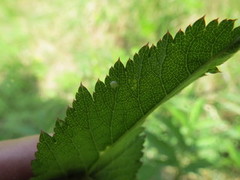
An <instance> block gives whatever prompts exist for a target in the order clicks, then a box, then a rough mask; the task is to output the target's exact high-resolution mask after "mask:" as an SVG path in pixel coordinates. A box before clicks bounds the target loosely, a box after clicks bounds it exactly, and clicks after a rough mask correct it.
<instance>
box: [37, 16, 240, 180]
mask: <svg viewBox="0 0 240 180" xmlns="http://www.w3.org/2000/svg"><path fill="white" fill-rule="evenodd" d="M239 47H240V27H237V28H234V20H223V21H222V22H220V23H218V21H217V20H213V21H211V22H210V23H209V24H208V25H207V26H206V25H205V20H204V18H201V19H199V20H198V21H196V22H195V23H194V24H193V25H192V26H188V27H187V29H186V31H185V32H182V31H181V30H180V31H179V32H178V33H177V34H176V36H175V37H174V38H173V37H172V36H171V34H170V33H166V34H165V35H164V37H163V38H162V40H160V41H159V42H158V43H157V45H156V46H154V45H152V46H151V47H149V46H148V45H145V46H143V47H142V48H141V49H140V51H139V52H138V53H137V54H135V55H134V57H133V60H131V59H129V60H128V62H127V64H126V66H125V67H124V65H123V64H122V63H121V61H120V60H119V61H117V62H116V63H115V65H114V67H111V68H110V70H109V75H108V76H106V78H105V82H102V81H100V80H99V81H97V83H96V86H95V92H94V93H93V95H91V94H90V93H89V91H88V90H87V89H86V88H85V87H84V86H83V85H81V86H80V87H79V89H78V92H77V94H76V100H74V101H73V104H72V107H70V108H68V109H67V112H66V118H65V120H64V121H62V120H57V122H56V127H55V129H54V135H53V136H52V137H51V136H49V135H48V134H46V133H44V132H42V133H41V135H40V141H39V143H38V151H37V152H36V159H35V160H34V161H33V162H32V169H33V173H34V177H33V178H32V179H41V180H42V179H89V180H90V179H96V180H103V179H104V180H110V179H117V180H132V179H135V178H136V172H137V170H138V168H139V167H140V166H141V163H140V160H139V159H140V158H141V156H142V147H143V141H144V136H143V135H142V133H141V132H142V131H143V130H142V128H141V125H142V123H143V122H144V119H145V118H146V116H147V115H149V114H150V113H151V112H152V111H153V110H154V109H155V108H156V107H157V106H159V105H160V104H161V103H163V102H165V101H166V100H168V99H169V98H171V97H172V96H174V95H175V94H176V93H178V92H179V91H181V90H182V89H183V88H184V87H186V86H187V85H189V84H190V83H191V82H193V81H194V80H196V79H197V78H199V77H201V76H203V75H204V74H205V73H207V72H209V73H216V72H218V69H217V67H216V66H218V65H220V64H222V63H223V62H224V61H226V60H227V59H228V58H229V57H231V56H232V55H233V54H234V53H235V52H237V51H238V49H239Z"/></svg>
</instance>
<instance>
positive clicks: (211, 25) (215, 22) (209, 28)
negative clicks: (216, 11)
mask: <svg viewBox="0 0 240 180" xmlns="http://www.w3.org/2000/svg"><path fill="white" fill-rule="evenodd" d="M217 26H218V18H217V19H214V20H212V21H211V22H210V23H208V25H207V26H206V30H207V31H212V29H214V28H216V27H217Z"/></svg>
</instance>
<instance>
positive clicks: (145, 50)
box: [138, 43, 149, 56]
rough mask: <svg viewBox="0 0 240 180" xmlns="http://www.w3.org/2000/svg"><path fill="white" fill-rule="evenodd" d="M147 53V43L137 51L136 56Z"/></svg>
mask: <svg viewBox="0 0 240 180" xmlns="http://www.w3.org/2000/svg"><path fill="white" fill-rule="evenodd" d="M148 52H149V46H148V43H147V44H146V45H144V46H143V47H142V48H141V49H140V50H139V51H138V54H139V55H140V56H141V55H144V54H145V53H148Z"/></svg>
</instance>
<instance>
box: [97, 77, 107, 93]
mask: <svg viewBox="0 0 240 180" xmlns="http://www.w3.org/2000/svg"><path fill="white" fill-rule="evenodd" d="M104 88H105V84H104V83H103V82H102V81H101V80H100V79H98V80H97V82H96V84H95V92H99V91H102V89H104Z"/></svg>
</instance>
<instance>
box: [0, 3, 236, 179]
mask: <svg viewBox="0 0 240 180" xmlns="http://www.w3.org/2000/svg"><path fill="white" fill-rule="evenodd" d="M238 4H239V3H238V0H222V1H214V0H169V1H163V0H160V1H159V0H153V1H149V0H132V1H128V0H121V1H120V0H115V1H110V0H101V1H96V0H90V1H89V0H88V1H87V0H81V1H78V0H72V1H64V0H52V1H36V0H31V1H30V0H19V1H12V0H1V2H0V34H1V35H0V140H1V139H8V138H14V137H19V136H25V135H30V134H36V133H39V132H40V130H41V129H43V130H45V131H48V132H51V131H52V128H53V125H54V122H55V119H56V118H57V117H60V118H64V114H65V110H66V107H67V106H68V105H69V104H70V102H71V101H72V100H73V99H74V94H75V92H76V90H77V88H78V86H79V84H80V82H83V84H84V85H85V86H87V87H88V88H89V89H90V90H91V91H92V90H93V87H94V84H95V82H96V80H97V78H100V79H103V78H104V77H105V75H106V74H107V72H108V69H109V67H110V66H111V65H113V63H114V62H115V61H116V60H117V59H118V58H119V57H120V58H121V60H122V61H123V62H126V61H127V59H128V58H129V57H130V58H131V57H132V56H133V54H134V53H135V52H137V50H138V49H139V48H140V47H141V46H142V45H144V44H146V43H148V42H149V43H150V44H151V43H156V42H157V41H158V40H159V39H160V38H161V37H162V36H163V35H164V34H165V33H166V32H167V31H168V30H169V31H170V32H171V33H172V34H175V33H176V32H177V31H178V29H180V28H182V29H184V28H185V27H186V26H187V25H189V24H191V23H193V22H194V21H195V20H196V19H198V18H200V17H202V16H203V15H206V21H207V22H209V20H212V19H215V18H219V19H220V20H221V19H223V18H239V17H240V7H239V5H238ZM236 24H238V25H239V24H240V21H239V20H237V21H236ZM239 59H240V54H239V53H238V54H236V55H235V56H234V57H233V58H232V59H231V60H230V61H229V62H227V63H225V64H224V65H223V66H221V67H220V70H221V71H222V72H223V73H219V74H217V75H214V76H211V75H209V76H207V77H204V78H201V79H200V80H198V81H197V82H196V83H194V84H192V85H191V86H190V87H188V88H187V89H185V90H184V91H183V92H182V93H181V94H179V96H176V97H175V98H173V99H172V100H171V101H170V102H168V103H167V104H166V105H164V106H162V107H161V108H159V109H158V110H157V111H156V112H155V113H154V114H153V115H152V116H151V117H149V122H148V132H149V133H148V134H149V135H148V139H147V142H146V150H145V151H146V153H145V154H146V156H145V157H144V162H145V164H144V166H143V168H142V169H141V171H140V176H141V177H143V178H144V177H145V179H154V178H155V177H157V178H155V179H158V177H159V176H158V173H159V172H166V173H167V172H168V171H167V170H166V169H168V167H170V168H171V167H174V168H175V170H176V171H177V172H178V173H177V176H176V177H178V176H179V177H185V175H189V174H191V173H195V174H194V175H195V176H197V175H196V172H197V171H198V170H199V169H200V168H202V169H203V170H202V171H201V172H205V171H204V170H209V169H210V168H211V169H215V170H214V171H213V173H212V174H213V176H212V177H211V178H212V179H220V178H219V177H218V176H216V177H215V175H214V174H215V171H216V170H218V171H217V172H219V170H221V171H222V170H223V169H224V170H225V171H223V174H230V176H231V175H232V176H231V178H234V177H236V178H237V175H238V173H239V168H240V152H239V138H240V99H239V95H240V79H239V74H240V69H239V67H240V61H239ZM150 119H151V120H150ZM168 120H170V121H168ZM168 122H172V124H169V123H168ZM156 127H157V128H156ZM160 143H164V147H168V148H169V149H166V151H171V152H172V154H171V157H176V158H175V160H174V161H172V159H171V158H170V159H169V157H170V156H169V155H166V152H163V151H164V148H163V149H162V146H160V147H159V148H157V147H158V146H156V144H160ZM164 153H165V154H164ZM150 171H151V172H152V173H151V175H152V177H148V176H147V175H148V174H150V173H149V172H150ZM161 174H164V173H161ZM210 174H211V173H210ZM154 176H155V177H154ZM225 176H226V175H223V176H222V177H225ZM176 177H174V178H176ZM201 177H203V179H204V178H205V177H206V179H207V177H208V176H207V175H206V173H201ZM211 178H209V179H211ZM163 179H164V177H163ZM200 179H201V178H200Z"/></svg>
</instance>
